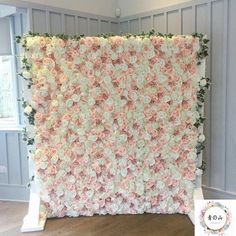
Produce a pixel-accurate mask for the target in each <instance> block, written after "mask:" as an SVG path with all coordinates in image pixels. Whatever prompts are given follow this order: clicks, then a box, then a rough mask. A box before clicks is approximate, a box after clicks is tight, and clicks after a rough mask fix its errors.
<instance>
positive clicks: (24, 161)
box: [18, 133, 29, 186]
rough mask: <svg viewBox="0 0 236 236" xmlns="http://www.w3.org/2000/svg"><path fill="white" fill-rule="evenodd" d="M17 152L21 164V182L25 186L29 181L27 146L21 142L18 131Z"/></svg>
mask: <svg viewBox="0 0 236 236" xmlns="http://www.w3.org/2000/svg"><path fill="white" fill-rule="evenodd" d="M18 143H19V153H20V164H21V184H22V185H24V186H26V185H27V183H28V182H29V173H28V158H27V146H26V143H25V142H23V140H22V136H21V134H20V133H18Z"/></svg>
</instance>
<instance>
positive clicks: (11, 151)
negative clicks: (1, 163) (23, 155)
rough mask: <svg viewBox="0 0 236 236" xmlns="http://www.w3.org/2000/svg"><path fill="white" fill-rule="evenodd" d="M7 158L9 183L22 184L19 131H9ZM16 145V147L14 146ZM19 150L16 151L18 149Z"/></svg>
mask: <svg viewBox="0 0 236 236" xmlns="http://www.w3.org/2000/svg"><path fill="white" fill-rule="evenodd" d="M6 143H7V159H8V176H9V184H18V185H20V184H21V162H20V152H19V140H18V133H15V132H11V133H7V136H6ZM12 147H15V148H12ZM15 149H16V150H17V152H16V150H15Z"/></svg>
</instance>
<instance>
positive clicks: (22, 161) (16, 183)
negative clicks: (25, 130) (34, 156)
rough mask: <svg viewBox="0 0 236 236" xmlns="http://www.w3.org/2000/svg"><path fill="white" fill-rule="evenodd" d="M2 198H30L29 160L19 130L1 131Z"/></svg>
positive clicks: (0, 194)
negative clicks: (28, 185)
mask: <svg viewBox="0 0 236 236" xmlns="http://www.w3.org/2000/svg"><path fill="white" fill-rule="evenodd" d="M0 150H1V154H0V165H1V166H2V167H1V168H3V167H4V169H5V170H6V173H0V199H11V200H28V198H29V190H28V188H27V183H28V182H29V177H28V160H27V151H26V145H25V143H23V142H22V139H21V134H20V133H19V132H2V131H1V132H0Z"/></svg>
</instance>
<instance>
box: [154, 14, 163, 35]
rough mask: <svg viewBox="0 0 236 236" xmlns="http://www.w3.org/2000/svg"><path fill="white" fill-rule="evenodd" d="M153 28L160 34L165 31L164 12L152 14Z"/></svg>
mask: <svg viewBox="0 0 236 236" xmlns="http://www.w3.org/2000/svg"><path fill="white" fill-rule="evenodd" d="M153 24H154V25H153V28H154V30H155V31H156V32H160V33H162V34H164V33H166V25H165V14H164V13H162V14H158V15H154V16H153Z"/></svg>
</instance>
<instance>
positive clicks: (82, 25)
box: [78, 17, 88, 35]
mask: <svg viewBox="0 0 236 236" xmlns="http://www.w3.org/2000/svg"><path fill="white" fill-rule="evenodd" d="M78 34H80V35H81V34H84V35H88V26H87V18H85V17H78Z"/></svg>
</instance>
